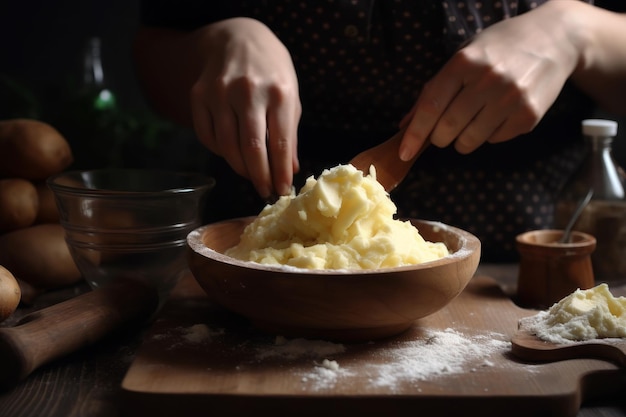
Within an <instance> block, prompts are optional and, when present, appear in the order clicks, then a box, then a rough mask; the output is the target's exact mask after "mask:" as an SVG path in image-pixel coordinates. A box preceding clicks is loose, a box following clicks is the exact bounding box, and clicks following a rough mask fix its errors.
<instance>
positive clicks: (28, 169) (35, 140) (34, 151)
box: [0, 119, 74, 180]
mask: <svg viewBox="0 0 626 417" xmlns="http://www.w3.org/2000/svg"><path fill="white" fill-rule="evenodd" d="M73 161H74V156H73V155H72V151H71V149H70V145H69V143H68V142H67V140H66V139H65V138H64V137H63V136H62V135H61V134H60V133H59V132H58V131H57V130H56V129H55V128H53V127H52V126H50V125H49V124H47V123H44V122H40V121H37V120H31V119H9V120H3V121H0V177H5V178H7V177H18V178H24V179H28V180H43V179H46V178H47V177H49V176H50V175H53V174H57V173H59V172H61V171H63V170H64V169H66V168H67V167H69V166H70V165H71V164H72V162H73Z"/></svg>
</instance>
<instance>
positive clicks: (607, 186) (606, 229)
mask: <svg viewBox="0 0 626 417" xmlns="http://www.w3.org/2000/svg"><path fill="white" fill-rule="evenodd" d="M582 134H583V137H584V140H585V143H586V146H587V154H586V156H585V159H584V160H583V162H582V164H581V166H580V167H579V169H578V170H577V171H576V172H575V173H574V174H573V175H572V177H571V178H570V179H569V180H568V181H567V183H566V184H565V185H564V187H563V188H562V190H561V191H560V193H559V196H558V198H557V203H556V209H555V227H556V228H558V229H562V228H564V227H565V225H566V224H567V223H568V221H569V219H570V218H571V216H572V214H573V212H574V210H575V209H576V206H577V205H578V204H579V203H580V202H581V201H582V199H583V198H584V197H585V195H586V194H587V193H588V192H589V190H590V189H592V190H593V195H592V198H591V200H590V201H589V203H588V204H587V206H586V207H585V208H584V209H583V211H582V214H581V215H580V217H579V219H578V220H577V221H576V224H575V225H574V229H575V230H579V231H581V232H585V233H589V234H591V235H593V236H594V237H595V238H596V241H597V245H596V250H595V251H594V252H593V253H592V254H591V260H592V265H593V272H594V277H595V280H596V282H598V283H599V282H606V283H608V284H616V283H622V282H626V256H625V255H626V252H625V251H626V193H625V190H626V176H625V174H624V171H623V170H622V169H621V167H619V166H618V164H617V162H616V161H615V159H614V158H613V154H612V143H613V140H614V138H615V136H616V135H617V122H615V121H612V120H603V119H587V120H583V122H582Z"/></svg>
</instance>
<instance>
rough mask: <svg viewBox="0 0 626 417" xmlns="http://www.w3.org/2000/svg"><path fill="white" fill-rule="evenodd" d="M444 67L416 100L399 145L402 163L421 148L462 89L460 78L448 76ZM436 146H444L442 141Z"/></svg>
mask: <svg viewBox="0 0 626 417" xmlns="http://www.w3.org/2000/svg"><path fill="white" fill-rule="evenodd" d="M446 67H447V66H444V68H443V69H442V70H441V72H440V73H439V74H438V75H437V76H435V77H434V78H433V79H432V80H431V81H430V82H429V83H427V84H426V85H425V86H424V88H423V90H422V92H421V94H420V96H419V97H418V99H417V102H416V104H415V107H414V109H415V110H414V115H413V118H412V120H411V121H410V122H409V124H408V127H407V129H406V133H405V134H404V138H403V140H402V143H401V145H400V150H399V156H400V159H402V160H403V161H408V160H410V159H412V158H413V156H415V154H416V153H417V152H418V151H419V150H420V149H421V148H422V146H423V144H424V142H425V141H426V140H427V139H428V138H429V137H430V136H431V133H432V132H433V130H434V128H435V126H436V124H437V123H438V122H439V119H440V118H441V116H442V115H443V114H444V112H445V111H446V109H447V108H448V105H449V104H450V103H451V102H452V100H453V99H454V97H455V96H456V95H457V94H458V93H459V91H460V90H461V88H462V87H463V84H462V78H461V77H458V76H448V75H447V73H446ZM448 71H450V70H448ZM431 140H432V138H431ZM438 146H445V144H444V143H443V140H442V139H441V140H440V142H439V143H438Z"/></svg>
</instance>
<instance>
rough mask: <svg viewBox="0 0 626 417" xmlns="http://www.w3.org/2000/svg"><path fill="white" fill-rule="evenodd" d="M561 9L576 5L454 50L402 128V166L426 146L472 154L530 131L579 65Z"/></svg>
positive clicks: (551, 7)
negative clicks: (424, 144) (447, 148)
mask: <svg viewBox="0 0 626 417" xmlns="http://www.w3.org/2000/svg"><path fill="white" fill-rule="evenodd" d="M559 3H561V4H560V5H559ZM564 3H578V2H569V1H568V2H548V3H546V4H545V5H543V6H541V7H538V8H537V9H534V10H533V11H530V12H527V13H525V14H523V15H520V16H518V17H515V18H511V19H508V20H504V21H501V22H499V23H497V24H494V25H493V26H490V27H489V28H487V29H485V30H484V31H482V32H481V33H479V34H478V35H476V36H475V38H474V39H473V40H472V41H471V42H470V43H469V44H468V45H467V46H465V47H464V48H462V49H460V50H459V51H458V52H457V53H456V54H455V55H454V56H453V57H452V58H451V59H450V60H449V61H448V62H447V63H446V64H445V65H444V67H443V68H442V69H441V71H440V72H439V73H437V74H436V75H435V76H434V77H433V78H432V79H431V80H430V81H429V82H428V84H427V85H426V86H425V87H424V89H423V91H422V92H421V94H420V96H419V97H418V99H417V102H416V104H415V106H414V107H413V109H412V110H411V112H410V113H409V114H408V115H407V116H405V118H404V119H403V120H402V122H401V125H402V126H407V125H408V128H407V132H406V134H405V136H404V139H403V143H402V146H401V148H400V158H402V159H403V160H410V159H411V158H412V156H413V155H415V153H416V152H417V150H418V149H420V148H421V146H422V144H423V143H424V141H425V140H427V139H428V138H430V141H431V143H432V144H434V145H436V146H439V147H445V146H448V145H450V144H451V143H453V142H454V146H455V148H456V150H457V151H458V152H460V153H470V152H472V151H474V150H475V149H476V148H478V147H479V146H480V145H481V144H483V143H485V142H490V143H496V142H502V141H506V140H509V139H512V138H514V137H516V136H518V135H520V134H523V133H526V132H529V131H530V130H532V129H533V128H534V127H535V126H536V125H537V123H539V121H540V120H541V118H542V117H543V116H544V114H545V113H546V112H547V110H548V109H549V107H550V106H551V105H552V104H553V103H554V101H555V100H556V98H557V96H558V95H559V93H560V91H561V89H562V87H563V85H564V84H565V82H566V80H567V79H568V77H569V76H570V74H571V73H572V72H573V71H574V69H575V68H576V66H577V65H578V64H579V62H578V61H579V59H580V52H579V50H578V49H577V47H576V39H573V38H572V37H571V33H569V32H568V31H567V30H565V27H566V24H565V22H564V21H563V19H564V17H563V16H562V15H561V13H559V10H560V9H559V6H563V4H564Z"/></svg>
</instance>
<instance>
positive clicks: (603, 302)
mask: <svg viewBox="0 0 626 417" xmlns="http://www.w3.org/2000/svg"><path fill="white" fill-rule="evenodd" d="M520 326H521V327H522V328H526V329H528V330H530V331H531V332H532V333H534V334H536V335H537V337H539V338H540V339H543V340H545V341H548V342H552V343H568V342H571V341H583V340H591V339H604V338H624V337H626V298H625V297H614V296H613V294H611V292H610V290H609V286H608V285H607V284H605V283H602V284H599V285H597V286H595V287H593V288H590V289H587V290H580V289H578V290H576V291H574V292H573V293H571V294H570V295H568V296H567V297H565V298H563V299H562V300H560V301H559V302H558V303H555V304H554V305H553V306H552V307H550V309H548V310H547V311H540V312H539V313H538V314H536V315H535V316H532V317H528V318H524V319H522V320H521V321H520Z"/></svg>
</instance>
